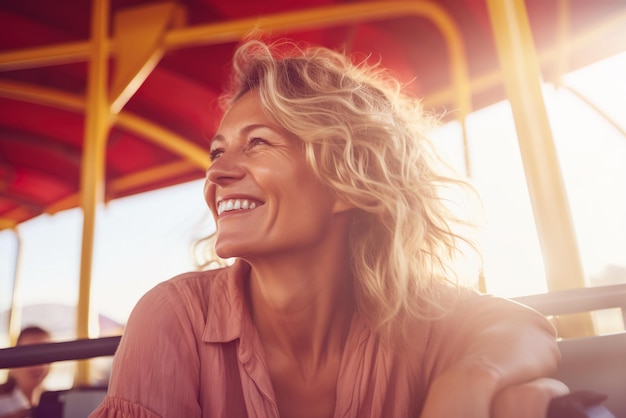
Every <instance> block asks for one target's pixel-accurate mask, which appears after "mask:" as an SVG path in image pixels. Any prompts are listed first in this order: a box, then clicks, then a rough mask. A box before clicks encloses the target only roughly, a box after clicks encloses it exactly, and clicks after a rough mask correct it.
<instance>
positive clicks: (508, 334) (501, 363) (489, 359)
mask: <svg viewBox="0 0 626 418" xmlns="http://www.w3.org/2000/svg"><path fill="white" fill-rule="evenodd" d="M426 361H427V364H428V365H429V366H430V370H429V373H428V375H429V379H430V382H431V383H432V379H434V378H436V377H437V376H438V375H440V374H441V373H443V372H444V371H446V370H447V369H449V368H450V367H452V366H454V365H457V364H459V363H460V362H463V361H474V362H477V363H478V364H483V365H485V366H487V367H490V368H492V369H493V370H495V371H497V373H498V375H500V376H501V378H502V379H501V382H500V384H499V385H500V387H506V386H510V385H514V384H518V383H522V382H527V381H530V380H533V379H536V378H538V377H542V376H548V375H550V374H551V373H553V372H554V371H555V369H556V367H557V365H558V362H559V361H560V354H559V350H558V346H557V343H556V332H555V329H554V327H553V326H552V324H551V323H550V322H549V321H548V320H547V319H546V318H545V316H543V315H542V314H540V313H538V312H536V311H534V310H532V309H530V308H528V307H526V306H523V305H520V304H518V303H515V302H513V301H510V300H507V299H503V298H498V297H494V296H490V295H480V294H478V293H475V292H468V294H465V295H464V296H463V297H462V298H461V301H460V302H458V303H457V304H456V307H455V308H454V309H453V310H452V312H451V313H450V314H449V315H447V316H445V317H444V318H442V319H440V320H437V321H435V323H434V324H433V326H432V328H431V338H430V339H429V344H428V348H427V350H426ZM427 384H428V383H427Z"/></svg>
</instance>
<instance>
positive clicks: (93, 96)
mask: <svg viewBox="0 0 626 418" xmlns="http://www.w3.org/2000/svg"><path fill="white" fill-rule="evenodd" d="M108 28H109V2H108V1H107V0H94V1H93V9H92V22H91V51H92V56H91V59H90V61H89V74H88V83H87V100H88V106H87V113H86V121H85V140H84V145H83V158H82V164H81V182H80V187H81V207H82V209H83V240H82V250H81V263H80V283H79V290H78V306H77V324H76V335H77V337H78V338H91V337H94V336H95V333H94V331H95V330H94V329H93V324H94V322H93V321H94V320H95V319H96V318H94V316H93V315H92V312H91V272H92V264H93V243H94V233H95V224H96V211H97V209H98V206H99V205H100V204H101V203H102V202H103V196H104V176H105V158H106V140H107V136H108V132H109V127H110V126H109V124H110V119H111V114H110V110H109V104H108V94H107V81H108V53H107V49H106V43H107V39H108ZM89 374H90V373H89V361H88V360H83V361H79V362H78V367H77V371H76V380H75V384H76V385H88V384H89V383H90V376H89Z"/></svg>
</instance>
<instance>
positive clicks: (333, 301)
mask: <svg viewBox="0 0 626 418" xmlns="http://www.w3.org/2000/svg"><path fill="white" fill-rule="evenodd" d="M345 237H346V234H338V236H337V238H332V237H331V238H330V239H329V241H328V242H326V243H325V245H323V246H322V247H321V248H318V249H308V250H307V251H303V252H301V253H299V254H290V255H289V256H285V257H272V258H271V259H270V258H267V257H264V258H263V260H262V261H259V262H255V261H254V260H253V261H252V262H251V263H250V264H251V273H250V290H249V295H250V305H251V313H252V319H253V321H254V323H255V325H256V327H257V329H258V332H259V335H260V338H261V341H262V343H263V345H264V348H265V349H266V351H272V350H278V352H280V353H281V355H283V356H288V357H292V358H294V359H299V360H300V361H303V362H306V363H309V366H305V365H303V367H305V368H308V367H312V368H315V367H317V366H316V365H317V364H319V363H320V362H324V361H325V360H324V359H325V358H328V356H330V355H331V353H334V354H333V355H337V353H339V354H340V353H341V352H342V350H343V345H344V343H345V340H346V337H347V334H348V330H349V328H350V322H351V320H352V315H353V313H354V310H355V300H354V291H353V287H352V276H351V272H350V266H349V261H348V260H349V252H348V243H347V239H345Z"/></svg>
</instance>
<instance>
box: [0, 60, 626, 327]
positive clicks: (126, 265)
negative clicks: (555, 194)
mask: <svg viewBox="0 0 626 418" xmlns="http://www.w3.org/2000/svg"><path fill="white" fill-rule="evenodd" d="M625 74H626V53H625V54H621V55H620V56H618V57H615V58H613V59H612V60H611V63H610V65H606V63H604V65H600V64H598V65H596V66H594V68H589V69H587V70H585V71H580V72H578V73H577V74H572V75H570V76H568V77H567V78H566V82H567V84H568V85H571V86H573V87H574V88H576V89H577V90H579V91H580V92H582V93H583V94H584V95H586V96H587V97H588V98H589V99H590V100H591V101H593V102H595V103H596V104H598V105H601V106H602V107H603V109H604V110H605V111H606V112H607V113H608V114H610V115H611V117H612V118H613V119H614V120H615V121H617V122H618V123H619V124H620V126H621V128H622V129H624V130H626V112H624V109H626V78H625ZM545 94H546V99H547V103H548V107H549V110H550V114H551V116H552V118H553V119H552V128H553V131H554V134H555V142H556V145H557V149H558V151H559V153H560V158H561V165H562V169H563V172H564V177H565V183H566V186H567V190H568V194H569V196H570V199H571V207H572V216H573V218H574V222H575V226H576V229H577V233H578V237H579V246H580V250H581V255H582V258H583V262H584V264H585V268H586V269H587V271H588V272H589V273H590V274H598V273H599V272H601V270H602V269H603V268H604V267H605V266H607V265H610V264H614V265H620V266H624V267H626V216H625V215H624V214H626V193H625V190H626V188H625V187H624V183H625V181H626V137H624V136H621V135H620V134H619V132H618V131H617V130H616V129H614V128H612V127H610V126H609V125H608V124H606V123H604V122H601V121H599V120H598V119H597V118H593V117H592V115H591V116H590V112H589V109H588V108H587V107H586V106H585V105H584V104H581V103H580V102H579V101H578V100H577V99H575V98H573V97H572V95H571V94H569V93H567V92H565V91H559V92H554V91H553V90H551V89H550V88H546V90H545ZM582 114H585V115H586V116H581V115H582ZM468 126H469V132H470V144H471V145H470V146H471V147H472V159H473V170H474V175H475V176H474V181H475V183H476V185H477V186H478V189H479V191H480V192H481V194H482V197H483V200H484V203H485V207H486V210H487V218H488V221H489V229H488V230H487V231H486V233H485V237H484V241H483V243H482V245H483V248H484V252H485V260H486V265H485V273H486V275H487V284H488V290H489V291H490V292H493V293H496V294H500V295H504V296H514V295H520V294H529V293H538V292H543V291H545V289H546V287H545V277H544V273H543V264H542V261H541V254H540V251H539V245H538V242H537V235H536V233H535V229H534V226H533V217H532V211H531V208H530V202H529V199H528V194H527V190H526V184H525V180H524V177H523V172H522V166H521V160H520V157H519V152H518V148H517V143H516V137H515V131H514V129H513V127H512V126H513V125H512V116H511V114H510V110H509V108H508V105H507V104H506V103H500V104H497V105H494V106H491V107H489V108H487V109H484V110H481V111H479V112H476V113H475V114H473V115H471V116H470V118H469V119H468ZM458 138H459V134H458V126H456V124H451V125H450V126H446V127H443V128H441V130H440V131H439V132H438V133H437V134H436V135H435V139H436V140H437V141H438V143H440V144H442V148H444V149H445V150H446V152H447V153H449V154H450V156H451V158H453V159H454V160H456V161H460V160H459V156H458V152H454V151H450V148H451V147H450V146H449V144H450V143H451V141H455V142H456V144H457V145H455V146H456V147H457V150H458V146H459V144H458ZM452 148H454V146H453V147H452ZM81 228H82V225H81V216H80V212H79V211H77V210H69V211H65V212H62V213H58V214H56V215H53V216H47V215H44V216H41V217H39V218H36V219H34V220H32V221H29V222H25V223H23V224H22V225H20V226H19V234H20V237H21V240H22V253H21V263H20V267H19V270H20V271H19V273H20V277H21V286H22V298H23V305H30V304H37V303H61V304H66V305H74V304H75V303H76V297H77V293H76V292H77V287H78V276H79V258H80V239H81V232H80V231H81ZM213 228H214V226H213V221H212V220H211V219H209V217H208V213H207V209H206V206H205V203H204V201H203V197H202V182H201V181H198V182H192V183H188V184H184V185H180V186H176V187H171V188H168V189H164V190H160V191H158V192H153V193H146V194H144V195H141V196H134V197H130V198H125V199H120V200H118V201H114V202H111V203H109V204H108V205H107V206H106V207H103V208H102V209H101V210H100V211H99V221H98V225H97V231H96V245H95V255H94V265H93V290H92V293H93V306H94V308H95V309H96V310H99V311H100V312H102V313H104V314H106V315H108V316H110V317H112V318H113V319H115V320H117V321H120V322H124V321H125V320H126V318H127V317H128V315H129V313H130V310H131V309H132V307H133V306H134V304H135V303H136V301H137V300H138V298H139V297H140V296H141V295H142V294H143V293H145V292H146V291H147V290H148V289H150V288H151V287H153V286H154V285H155V284H156V283H158V282H161V281H163V280H166V279H168V278H170V277H172V276H174V275H175V274H178V273H182V272H185V271H189V270H192V269H194V264H193V260H192V257H191V251H190V245H191V243H192V242H194V241H195V240H196V239H198V238H200V237H202V236H205V235H207V234H209V233H210V232H212V230H213ZM15 242H16V241H15V235H14V234H13V232H11V231H2V232H0V286H1V287H0V288H1V292H0V311H4V310H6V309H8V307H9V306H10V291H11V282H12V279H13V272H14V267H15V260H14V257H15V248H16V245H15ZM622 281H626V277H624V276H622Z"/></svg>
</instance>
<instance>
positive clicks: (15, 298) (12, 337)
mask: <svg viewBox="0 0 626 418" xmlns="http://www.w3.org/2000/svg"><path fill="white" fill-rule="evenodd" d="M13 232H14V236H15V267H14V270H13V289H12V291H11V308H10V310H9V343H10V344H11V345H12V346H14V345H15V344H16V343H17V337H18V336H19V334H20V330H21V329H22V278H21V274H20V270H21V268H20V267H21V259H22V240H21V238H20V234H19V231H18V230H17V228H13Z"/></svg>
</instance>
